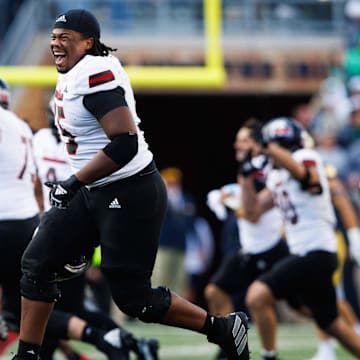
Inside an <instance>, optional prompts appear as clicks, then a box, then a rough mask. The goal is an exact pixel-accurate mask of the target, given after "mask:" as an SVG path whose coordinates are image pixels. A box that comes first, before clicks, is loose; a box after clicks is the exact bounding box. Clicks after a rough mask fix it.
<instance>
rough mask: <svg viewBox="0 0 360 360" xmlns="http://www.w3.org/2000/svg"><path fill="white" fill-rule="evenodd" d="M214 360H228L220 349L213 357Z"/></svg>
mask: <svg viewBox="0 0 360 360" xmlns="http://www.w3.org/2000/svg"><path fill="white" fill-rule="evenodd" d="M215 360H228V358H227V356H226V354H225V351H224V350H223V349H221V348H220V350H219V351H218V353H217V354H216V356H215Z"/></svg>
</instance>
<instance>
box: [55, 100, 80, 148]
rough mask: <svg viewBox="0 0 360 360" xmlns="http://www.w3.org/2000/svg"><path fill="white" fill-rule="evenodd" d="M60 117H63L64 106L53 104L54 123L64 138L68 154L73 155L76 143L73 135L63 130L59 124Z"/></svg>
mask: <svg viewBox="0 0 360 360" xmlns="http://www.w3.org/2000/svg"><path fill="white" fill-rule="evenodd" d="M60 119H65V116H64V108H63V107H62V106H58V105H56V104H55V121H56V125H57V126H58V128H59V129H60V131H61V135H62V136H63V137H65V138H66V150H67V152H68V154H69V155H75V154H76V150H77V148H78V144H77V142H76V141H75V136H74V135H72V134H71V133H70V132H69V131H67V130H65V129H64V128H63V127H62V126H61V125H60Z"/></svg>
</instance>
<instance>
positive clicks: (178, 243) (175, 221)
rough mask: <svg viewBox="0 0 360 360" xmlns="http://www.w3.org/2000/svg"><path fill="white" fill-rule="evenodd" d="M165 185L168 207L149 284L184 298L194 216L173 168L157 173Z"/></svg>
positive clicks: (179, 175) (180, 178)
mask: <svg viewBox="0 0 360 360" xmlns="http://www.w3.org/2000/svg"><path fill="white" fill-rule="evenodd" d="M160 174H161V176H162V178H163V179H164V181H165V185H166V190H167V195H168V206H167V211H166V215H165V221H164V225H163V228H162V232H161V236H160V243H159V249H158V253H157V255H156V261H155V267H154V271H153V277H152V282H153V284H154V286H158V285H160V284H164V285H166V286H169V287H170V288H171V289H174V290H175V291H176V292H177V293H179V294H183V295H184V294H185V289H186V287H187V283H186V282H187V277H186V271H185V252H186V237H187V235H188V234H189V233H190V231H192V229H193V225H194V219H195V214H196V209H195V203H194V200H193V198H192V197H191V196H190V195H189V194H187V193H185V192H184V190H183V182H182V178H183V174H182V171H181V170H180V169H178V168H176V167H169V168H165V169H163V170H162V171H161V172H160Z"/></svg>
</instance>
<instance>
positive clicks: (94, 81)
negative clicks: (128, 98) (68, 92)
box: [89, 70, 115, 88]
mask: <svg viewBox="0 0 360 360" xmlns="http://www.w3.org/2000/svg"><path fill="white" fill-rule="evenodd" d="M113 80H115V76H114V74H113V72H112V71H111V70H106V71H102V72H99V73H97V74H93V75H90V76H89V86H90V87H91V88H92V87H94V86H98V85H101V84H105V83H107V82H110V81H113Z"/></svg>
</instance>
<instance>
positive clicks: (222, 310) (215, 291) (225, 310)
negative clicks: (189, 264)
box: [204, 283, 234, 315]
mask: <svg viewBox="0 0 360 360" xmlns="http://www.w3.org/2000/svg"><path fill="white" fill-rule="evenodd" d="M204 295H205V299H206V302H207V304H208V307H209V310H210V313H212V314H214V315H225V314H229V313H231V312H233V311H234V306H233V303H232V299H231V297H230V295H229V294H228V293H226V292H225V291H224V290H222V289H221V288H219V287H218V286H217V285H215V284H212V283H210V284H208V285H207V286H206V287H205V291H204Z"/></svg>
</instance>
